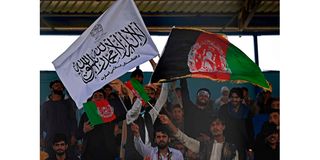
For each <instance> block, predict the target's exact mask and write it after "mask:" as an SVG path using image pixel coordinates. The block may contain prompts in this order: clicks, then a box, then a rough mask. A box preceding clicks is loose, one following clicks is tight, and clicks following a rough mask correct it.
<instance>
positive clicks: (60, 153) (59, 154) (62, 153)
mask: <svg viewBox="0 0 320 160" xmlns="http://www.w3.org/2000/svg"><path fill="white" fill-rule="evenodd" d="M65 153H66V152H58V151H56V154H57V155H58V156H62V155H64V154H65Z"/></svg>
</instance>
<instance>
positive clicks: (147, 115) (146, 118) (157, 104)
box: [125, 83, 168, 160]
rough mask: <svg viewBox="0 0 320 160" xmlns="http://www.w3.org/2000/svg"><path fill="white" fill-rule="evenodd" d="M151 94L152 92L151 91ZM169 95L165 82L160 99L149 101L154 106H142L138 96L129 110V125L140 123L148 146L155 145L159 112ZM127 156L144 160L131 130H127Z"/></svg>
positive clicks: (141, 135)
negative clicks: (155, 131) (155, 129)
mask: <svg viewBox="0 0 320 160" xmlns="http://www.w3.org/2000/svg"><path fill="white" fill-rule="evenodd" d="M149 96H150V93H149ZM167 97H168V84H167V83H163V84H162V87H161V93H160V96H159V98H158V99H155V98H152V96H151V97H150V98H151V100H150V101H149V102H150V103H151V104H152V105H153V106H154V108H152V107H151V106H142V101H141V100H140V99H139V98H137V99H136V100H135V102H134V104H133V106H132V108H131V109H130V110H129V111H128V112H127V115H126V117H127V119H126V121H127V125H128V128H129V127H130V126H129V125H130V124H131V123H132V122H134V123H135V124H136V125H138V127H139V129H140V132H139V133H140V134H139V135H140V137H141V139H142V142H143V143H144V144H145V145H147V146H150V147H151V146H153V145H154V143H153V142H154V136H153V135H154V126H156V125H157V121H156V118H157V116H158V112H159V111H161V108H162V107H163V105H164V104H165V102H166V101H167ZM125 149H126V150H125V152H126V153H125V155H126V156H125V157H126V159H128V160H131V159H135V160H142V159H143V157H142V156H141V155H140V154H139V153H138V152H137V150H136V148H135V147H134V135H133V133H132V131H131V130H128V132H127V141H126V144H125Z"/></svg>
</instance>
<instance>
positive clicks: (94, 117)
mask: <svg viewBox="0 0 320 160" xmlns="http://www.w3.org/2000/svg"><path fill="white" fill-rule="evenodd" d="M83 106H84V111H85V112H86V114H87V116H88V118H89V121H90V123H91V124H92V125H97V124H101V123H107V122H111V121H113V120H115V119H116V115H115V114H114V109H113V108H112V107H111V105H110V104H109V102H108V101H107V100H101V101H96V102H92V101H89V102H87V103H84V104H83Z"/></svg>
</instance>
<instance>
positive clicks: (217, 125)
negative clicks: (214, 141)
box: [210, 120, 225, 136]
mask: <svg viewBox="0 0 320 160" xmlns="http://www.w3.org/2000/svg"><path fill="white" fill-rule="evenodd" d="M224 128H225V126H224V124H223V123H222V122H221V121H220V120H215V121H213V122H211V126H210V131H211V133H212V135H213V136H221V135H223V131H224Z"/></svg>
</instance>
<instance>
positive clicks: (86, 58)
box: [53, 0, 159, 108]
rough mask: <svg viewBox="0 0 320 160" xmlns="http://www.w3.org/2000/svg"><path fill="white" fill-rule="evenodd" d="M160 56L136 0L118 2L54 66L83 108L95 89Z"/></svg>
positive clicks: (70, 92) (118, 0)
mask: <svg viewBox="0 0 320 160" xmlns="http://www.w3.org/2000/svg"><path fill="white" fill-rule="evenodd" d="M158 54H159V53H158V50H157V48H156V46H155V44H154V43H153V41H152V39H151V37H150V34H149V32H148V30H147V28H146V26H145V24H144V22H143V20H142V17H141V15H140V13H139V10H138V9H137V7H136V5H135V3H134V1H133V0H117V1H116V2H115V3H113V4H112V6H111V7H110V8H109V9H108V10H106V11H105V12H104V13H103V14H102V15H101V16H100V17H99V18H98V19H97V20H96V21H95V22H94V23H93V24H92V25H91V26H90V27H89V28H88V29H86V30H85V31H84V32H83V34H82V35H81V36H80V37H79V38H78V39H77V40H76V41H75V42H74V43H73V44H72V45H71V46H70V47H69V48H68V49H67V50H66V51H65V52H64V53H63V54H61V55H60V56H59V57H58V58H57V59H55V60H54V61H53V65H54V67H55V69H56V72H57V74H58V76H59V78H60V79H61V81H62V82H63V84H64V85H65V87H66V89H67V90H68V92H69V94H70V96H71V97H72V98H73V100H74V101H75V102H76V104H77V106H78V108H82V103H84V102H86V100H87V98H88V97H90V96H91V95H92V93H93V92H94V91H95V90H97V89H100V88H101V87H102V86H104V85H105V84H107V83H109V82H110V81H112V80H114V79H116V78H118V77H120V76H121V75H123V74H124V73H126V72H127V71H129V70H130V69H132V68H134V67H136V66H138V65H140V64H142V63H144V62H146V61H148V60H150V59H152V58H154V57H155V56H157V55H158Z"/></svg>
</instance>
